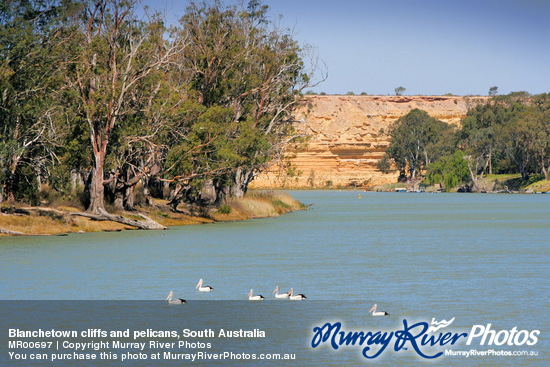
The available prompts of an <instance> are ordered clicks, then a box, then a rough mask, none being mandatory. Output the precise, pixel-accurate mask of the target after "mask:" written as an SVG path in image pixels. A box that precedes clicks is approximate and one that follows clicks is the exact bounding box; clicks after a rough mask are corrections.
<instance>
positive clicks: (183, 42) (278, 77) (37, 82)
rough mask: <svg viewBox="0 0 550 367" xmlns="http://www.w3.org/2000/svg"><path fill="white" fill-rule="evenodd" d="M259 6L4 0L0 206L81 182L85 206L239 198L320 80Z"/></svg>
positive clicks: (0, 14)
mask: <svg viewBox="0 0 550 367" xmlns="http://www.w3.org/2000/svg"><path fill="white" fill-rule="evenodd" d="M267 12H268V7H267V6H266V5H263V4H262V3H261V2H260V1H258V0H251V1H249V2H248V3H247V4H242V3H240V4H239V5H222V3H221V2H220V1H217V0H212V1H207V0H205V1H201V2H195V1H191V2H190V3H189V5H188V7H187V8H186V10H185V13H184V15H183V17H182V18H181V19H180V20H179V23H178V24H175V25H168V24H166V23H165V21H164V19H163V17H162V16H161V15H160V13H158V12H155V11H153V10H151V9H149V8H147V7H141V6H140V5H139V2H137V1H128V0H54V1H52V0H8V1H4V2H2V4H1V5H0V44H1V45H0V124H1V127H0V204H1V203H2V201H3V200H8V201H17V200H18V201H27V202H30V203H34V202H36V201H37V200H38V193H39V192H40V189H41V186H42V185H44V184H47V185H48V186H49V187H50V188H51V189H53V190H54V191H55V192H57V193H59V194H60V195H74V190H75V188H76V187H78V183H79V182H80V183H82V186H83V195H82V200H83V202H84V205H85V207H86V208H87V210H88V211H90V212H92V213H99V212H101V211H102V210H104V208H105V202H106V201H107V202H112V203H113V204H114V205H116V206H117V207H118V208H125V209H128V210H131V209H133V208H134V197H135V189H136V187H137V185H138V184H140V183H141V186H142V187H143V195H144V197H145V201H146V202H147V203H149V204H152V203H153V197H165V198H167V199H168V200H169V205H170V207H171V208H172V209H174V210H175V209H176V207H177V206H178V204H180V203H182V202H186V203H191V204H197V205H212V204H219V203H220V202H222V201H223V200H225V199H227V198H229V197H240V196H242V195H244V193H246V191H247V188H248V184H249V183H250V182H251V180H252V179H253V178H254V177H255V176H256V175H257V174H258V173H259V172H261V171H262V170H263V169H265V168H266V167H267V166H268V165H269V164H271V163H272V162H273V161H276V160H278V159H281V158H282V157H283V154H284V149H285V147H286V146H287V145H288V143H289V142H291V141H292V140H293V139H294V138H296V136H297V135H296V134H295V133H294V131H293V128H292V111H293V109H294V107H295V106H296V104H297V103H299V101H300V96H301V92H302V91H303V89H304V88H307V87H312V86H314V82H313V78H314V77H315V75H318V74H317V72H318V69H317V63H316V61H315V58H314V57H312V56H311V54H310V53H308V49H307V48H304V47H301V46H300V45H299V44H298V43H297V41H296V40H294V39H293V36H292V34H291V33H290V32H289V31H288V30H287V29H285V28H282V27H281V26H280V25H279V24H278V23H274V22H272V21H271V20H270V18H269V17H268V14H267ZM321 78H322V77H321ZM167 188H168V190H167Z"/></svg>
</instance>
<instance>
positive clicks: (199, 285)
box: [195, 278, 214, 292]
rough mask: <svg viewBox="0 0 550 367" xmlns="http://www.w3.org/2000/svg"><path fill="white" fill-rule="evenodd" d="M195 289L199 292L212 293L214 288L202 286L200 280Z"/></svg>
mask: <svg viewBox="0 0 550 367" xmlns="http://www.w3.org/2000/svg"><path fill="white" fill-rule="evenodd" d="M195 289H198V290H199V292H210V291H213V290H214V288H212V287H210V286H209V285H205V286H204V287H203V286H202V278H201V279H200V280H199V284H197V286H196V287H195Z"/></svg>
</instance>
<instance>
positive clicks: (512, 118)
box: [378, 92, 550, 191]
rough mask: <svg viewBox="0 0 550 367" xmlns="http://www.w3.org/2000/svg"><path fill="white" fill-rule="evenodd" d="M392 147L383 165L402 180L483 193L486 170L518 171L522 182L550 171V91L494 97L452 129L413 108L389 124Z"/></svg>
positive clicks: (470, 111)
mask: <svg viewBox="0 0 550 367" xmlns="http://www.w3.org/2000/svg"><path fill="white" fill-rule="evenodd" d="M388 133H389V134H390V135H391V142H390V145H389V147H388V149H387V151H386V153H385V155H384V157H383V158H382V159H381V160H380V162H379V164H378V167H379V168H380V169H381V170H382V171H383V172H386V173H387V172H389V171H390V169H392V168H393V167H395V168H396V169H398V170H399V172H400V180H411V181H417V180H418V178H419V175H423V180H424V182H426V183H427V184H435V183H437V184H439V183H443V184H445V186H446V187H447V188H453V187H456V186H458V185H461V184H465V185H468V187H469V188H470V189H471V190H472V191H479V180H480V179H482V178H483V177H484V176H485V175H486V174H493V173H519V174H521V177H522V179H523V180H527V179H528V178H529V176H530V175H533V174H540V175H544V178H545V179H548V174H549V171H550V94H548V93H542V94H538V95H530V94H529V93H527V92H513V93H510V94H508V95H493V96H492V97H491V98H490V99H489V100H488V101H487V103H481V104H478V105H476V106H475V107H473V108H470V110H469V111H468V113H467V115H466V117H465V118H464V119H463V120H462V123H461V125H460V127H458V128H453V127H452V126H451V125H448V124H446V123H444V122H442V121H439V120H437V119H435V118H433V117H430V116H429V115H428V113H427V112H425V111H422V110H419V109H414V110H411V111H410V112H409V113H408V114H407V115H405V116H403V117H401V118H399V119H398V120H397V121H396V122H395V123H394V124H392V125H391V126H390V130H389V132H388Z"/></svg>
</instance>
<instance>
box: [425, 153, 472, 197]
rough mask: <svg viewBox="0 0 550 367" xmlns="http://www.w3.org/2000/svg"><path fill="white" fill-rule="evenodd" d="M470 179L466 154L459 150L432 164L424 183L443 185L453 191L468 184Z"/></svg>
mask: <svg viewBox="0 0 550 367" xmlns="http://www.w3.org/2000/svg"><path fill="white" fill-rule="evenodd" d="M469 177H470V173H469V170H468V164H467V163H466V159H465V158H464V152H462V151H460V150H459V151H456V152H455V153H454V154H452V155H447V156H444V157H441V158H440V159H439V160H438V161H437V162H434V163H431V164H430V165H429V166H428V169H427V171H426V176H425V178H424V182H425V183H426V184H428V185H433V184H440V183H443V184H445V188H447V189H452V188H453V187H456V186H459V185H460V184H462V183H464V182H467V181H468V179H469Z"/></svg>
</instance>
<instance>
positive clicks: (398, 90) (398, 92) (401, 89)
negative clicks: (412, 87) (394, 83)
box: [394, 87, 407, 96]
mask: <svg viewBox="0 0 550 367" xmlns="http://www.w3.org/2000/svg"><path fill="white" fill-rule="evenodd" d="M406 90H407V89H406V88H404V87H397V88H395V89H394V91H395V95H396V96H401V95H403V92H405V91H406Z"/></svg>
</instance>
